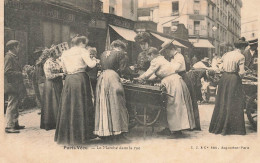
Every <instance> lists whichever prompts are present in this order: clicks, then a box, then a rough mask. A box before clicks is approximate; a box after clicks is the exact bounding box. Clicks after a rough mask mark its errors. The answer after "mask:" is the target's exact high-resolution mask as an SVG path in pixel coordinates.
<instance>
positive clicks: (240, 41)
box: [234, 37, 248, 47]
mask: <svg viewBox="0 0 260 163" xmlns="http://www.w3.org/2000/svg"><path fill="white" fill-rule="evenodd" d="M234 45H235V47H246V46H248V42H247V41H246V39H245V37H241V38H239V39H238V40H237V41H235V42H234Z"/></svg>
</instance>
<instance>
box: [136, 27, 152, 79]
mask: <svg viewBox="0 0 260 163" xmlns="http://www.w3.org/2000/svg"><path fill="white" fill-rule="evenodd" d="M135 41H136V42H137V43H138V44H139V45H140V46H141V49H142V50H143V51H142V52H141V53H140V54H139V55H138V57H137V67H136V68H137V69H138V74H140V75H141V74H143V73H144V72H145V71H146V70H148V68H149V66H150V57H151V56H150V55H148V51H149V49H150V48H151V47H150V43H151V36H150V34H149V33H147V32H142V33H139V34H138V35H136V37H135Z"/></svg>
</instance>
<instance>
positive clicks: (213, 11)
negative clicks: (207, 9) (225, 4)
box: [212, 6, 214, 19]
mask: <svg viewBox="0 0 260 163" xmlns="http://www.w3.org/2000/svg"><path fill="white" fill-rule="evenodd" d="M212 19H214V7H213V6H212Z"/></svg>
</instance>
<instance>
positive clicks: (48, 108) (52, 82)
mask: <svg viewBox="0 0 260 163" xmlns="http://www.w3.org/2000/svg"><path fill="white" fill-rule="evenodd" d="M56 59H57V56H56V55H53V54H51V56H50V57H49V58H48V59H47V60H46V62H45V63H44V74H45V76H46V80H45V83H44V90H43V107H42V112H41V125H40V128H41V129H45V130H51V129H55V128H56V118H57V114H58V109H59V102H60V96H61V91H62V76H63V73H60V68H61V67H60V65H59V64H58V63H57V62H56Z"/></svg>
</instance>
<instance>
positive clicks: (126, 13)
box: [102, 0, 138, 21]
mask: <svg viewBox="0 0 260 163" xmlns="http://www.w3.org/2000/svg"><path fill="white" fill-rule="evenodd" d="M102 2H103V12H104V13H108V14H114V15H117V16H120V17H123V18H126V19H130V20H133V21H136V20H137V7H138V3H137V0H102Z"/></svg>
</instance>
